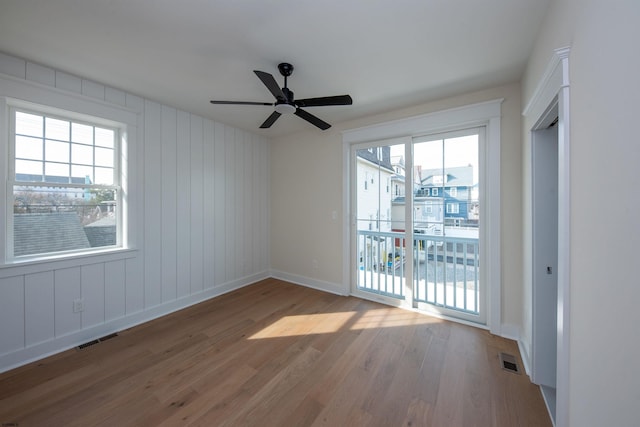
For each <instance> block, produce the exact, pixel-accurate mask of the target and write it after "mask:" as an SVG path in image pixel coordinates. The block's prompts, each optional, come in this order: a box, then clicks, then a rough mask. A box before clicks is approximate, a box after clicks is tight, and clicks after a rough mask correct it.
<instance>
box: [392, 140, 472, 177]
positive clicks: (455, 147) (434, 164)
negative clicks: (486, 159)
mask: <svg viewBox="0 0 640 427" xmlns="http://www.w3.org/2000/svg"><path fill="white" fill-rule="evenodd" d="M442 147H443V140H442V139H436V140H433V139H430V140H425V142H416V143H414V145H413V156H414V164H415V165H420V166H422V169H436V168H441V167H442ZM444 147H445V156H444V161H445V167H456V166H467V165H472V166H473V182H474V184H475V183H477V182H478V171H479V168H478V135H468V136H461V137H456V138H448V139H444ZM391 156H403V157H404V145H393V146H391ZM405 161H406V159H405Z"/></svg>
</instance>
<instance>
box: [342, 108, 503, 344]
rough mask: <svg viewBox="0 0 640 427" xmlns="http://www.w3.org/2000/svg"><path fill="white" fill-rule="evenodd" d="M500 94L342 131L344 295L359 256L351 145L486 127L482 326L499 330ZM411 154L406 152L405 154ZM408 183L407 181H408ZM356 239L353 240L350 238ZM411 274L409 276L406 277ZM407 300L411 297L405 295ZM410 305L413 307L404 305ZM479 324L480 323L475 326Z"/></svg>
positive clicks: (409, 259)
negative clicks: (488, 99) (484, 287)
mask: <svg viewBox="0 0 640 427" xmlns="http://www.w3.org/2000/svg"><path fill="white" fill-rule="evenodd" d="M503 101H504V99H496V100H491V101H486V102H481V103H477V104H471V105H466V106H462V107H458V108H453V109H449V110H443V111H437V112H434V113H429V114H424V115H420V116H415V117H409V118H404V119H399V120H394V121H390V122H385V123H379V124H375V125H371V126H367V127H362V128H358V129H353V130H347V131H344V132H343V134H342V143H343V159H344V160H343V171H344V173H343V188H345V189H346V190H345V191H344V192H343V206H345V218H344V221H343V224H344V228H343V236H344V243H343V253H342V255H343V259H348V260H350V262H345V263H344V266H343V272H342V277H343V283H344V284H345V289H344V292H345V294H349V293H354V292H353V288H352V286H351V285H352V284H354V283H356V280H355V275H356V273H357V268H356V267H354V266H357V257H356V255H357V254H355V249H354V248H353V247H352V243H354V242H355V239H354V237H353V236H352V232H353V230H354V227H353V225H355V223H356V219H355V212H354V211H352V209H354V208H355V206H356V202H355V199H354V197H355V194H354V192H353V191H351V189H352V186H353V183H354V182H355V178H354V175H353V171H352V168H353V166H352V165H351V160H350V159H351V157H352V156H353V154H352V150H351V147H352V146H353V145H354V144H361V143H367V142H373V141H380V140H385V139H392V138H393V139H401V138H413V137H416V136H420V135H427V134H435V133H441V132H448V131H452V130H457V129H462V128H471V127H480V126H483V127H485V130H486V134H485V138H486V148H485V151H484V155H485V156H486V157H485V162H486V163H485V165H486V167H485V170H486V176H485V178H484V182H485V188H484V191H483V193H482V195H481V198H482V200H480V203H481V206H483V218H485V221H484V222H483V227H482V229H481V241H482V242H483V245H484V247H485V249H484V254H485V255H484V259H486V260H487V262H486V264H484V265H485V270H486V272H485V273H484V274H485V276H484V280H485V283H487V289H486V292H487V300H486V313H487V318H486V327H487V328H488V329H489V330H490V331H491V332H492V333H493V334H496V335H501V332H502V311H501V305H502V297H501V293H502V284H501V281H502V280H501V245H500V241H501V233H500V229H501V216H500V120H501V114H502V113H501V104H502V102H503ZM405 155H406V156H411V153H410V152H405ZM407 158H409V157H407ZM409 185H410V184H409ZM410 199H411V198H410V197H408V198H407V208H408V209H407V211H408V212H410V213H413V203H412V200H410ZM406 238H407V239H408V240H409V241H411V240H412V239H413V230H412V229H411V227H409V228H407V235H406ZM354 244H355V243H354ZM406 262H407V263H409V264H411V263H412V262H413V257H412V255H411V251H408V252H407V261H406ZM409 279H410V278H409ZM409 299H410V298H409ZM408 308H411V307H408ZM475 326H478V325H475Z"/></svg>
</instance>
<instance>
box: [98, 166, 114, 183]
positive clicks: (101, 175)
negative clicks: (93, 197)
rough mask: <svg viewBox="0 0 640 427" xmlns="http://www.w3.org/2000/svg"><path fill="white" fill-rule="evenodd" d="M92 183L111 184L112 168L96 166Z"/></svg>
mask: <svg viewBox="0 0 640 427" xmlns="http://www.w3.org/2000/svg"><path fill="white" fill-rule="evenodd" d="M94 184H100V185H113V169H111V168H98V167H97V168H96V182H95V183H94Z"/></svg>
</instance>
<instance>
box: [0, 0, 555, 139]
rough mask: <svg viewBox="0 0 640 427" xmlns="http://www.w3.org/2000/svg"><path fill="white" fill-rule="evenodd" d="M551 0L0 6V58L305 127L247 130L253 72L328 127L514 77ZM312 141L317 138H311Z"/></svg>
mask: <svg viewBox="0 0 640 427" xmlns="http://www.w3.org/2000/svg"><path fill="white" fill-rule="evenodd" d="M549 1H550V0H393V1H392V0H280V1H278V0H224V1H223V0H180V1H176V0H109V1H106V0H2V1H1V2H0V51H4V52H6V53H9V54H13V55H17V56H20V57H22V58H25V59H28V60H31V61H34V62H38V63H41V64H44V65H48V66H51V67H54V68H57V69H60V70H63V71H66V72H69V73H71V74H75V75H79V76H82V77H87V78H91V79H93V80H96V81H98V82H101V83H104V84H107V85H109V86H112V87H115V88H119V89H123V90H125V91H128V92H131V93H134V94H137V95H141V96H143V97H145V98H148V99H152V100H156V101H159V102H162V103H165V104H168V105H172V106H175V107H178V108H181V109H184V110H187V111H190V112H194V113H197V114H200V115H202V116H204V117H209V118H211V119H214V120H216V121H220V122H223V123H227V124H231V125H233V126H236V127H239V128H243V129H247V130H251V131H253V132H258V133H261V134H264V135H266V136H277V135H284V134H288V133H291V132H297V131H300V130H305V129H315V128H313V127H312V126H311V125H310V124H308V123H306V122H305V121H303V120H301V119H299V118H298V117H294V116H285V117H281V118H280V119H279V120H278V121H277V122H276V123H275V124H274V125H273V127H272V128H271V129H268V130H262V129H258V127H259V125H260V124H261V123H262V122H263V121H264V120H265V119H266V118H267V116H268V115H269V114H271V111H272V107H269V106H225V105H215V106H214V105H211V104H210V103H209V100H210V99H222V100H241V101H264V102H272V101H273V97H272V95H271V94H270V93H269V91H268V90H267V89H266V87H265V86H264V85H263V84H262V83H261V82H260V80H258V78H257V77H256V76H255V75H254V74H253V72H252V70H262V71H266V72H268V73H271V74H273V75H274V77H275V78H276V80H277V81H278V83H280V84H281V86H282V77H281V76H280V74H279V73H278V70H277V68H276V67H277V64H278V63H280V62H290V63H292V64H293V65H294V67H295V70H294V72H293V75H292V76H291V77H290V78H289V85H288V86H289V88H290V89H291V90H293V91H294V93H295V96H296V98H298V99H301V98H311V97H317V96H329V95H342V94H350V95H351V96H352V98H353V100H354V102H353V105H352V106H332V107H309V108H308V109H307V110H308V111H309V112H310V113H312V114H315V115H317V116H318V117H320V118H321V119H323V120H325V121H328V122H329V123H334V124H335V123H337V122H340V121H344V120H349V119H353V118H357V117H363V116H367V115H370V114H376V113H381V112H385V111H389V110H393V109H397V108H401V107H406V106H411V105H415V104H419V103H422V102H426V101H430V100H433V99H437V98H441V97H446V96H452V95H456V94H460V93H464V92H468V91H472V90H477V89H482V88H486V87H490V86H495V85H499V84H503V83H508V82H513V81H518V80H519V79H520V77H521V75H522V73H523V71H524V67H525V64H526V60H527V58H528V56H529V54H530V52H531V48H532V46H533V42H534V38H535V37H536V35H537V32H538V28H539V25H540V23H541V21H542V19H543V17H544V13H545V10H546V8H547V5H548V3H549ZM318 132H320V131H319V130H318Z"/></svg>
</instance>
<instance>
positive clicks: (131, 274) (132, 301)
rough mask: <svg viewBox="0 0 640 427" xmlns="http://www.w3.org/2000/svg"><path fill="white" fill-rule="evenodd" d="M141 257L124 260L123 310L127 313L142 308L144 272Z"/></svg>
mask: <svg viewBox="0 0 640 427" xmlns="http://www.w3.org/2000/svg"><path fill="white" fill-rule="evenodd" d="M141 258H142V257H138V258H129V259H127V260H125V298H126V299H125V312H126V314H127V315H131V314H135V313H139V312H141V311H142V310H144V272H143V262H142V259H141Z"/></svg>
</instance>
